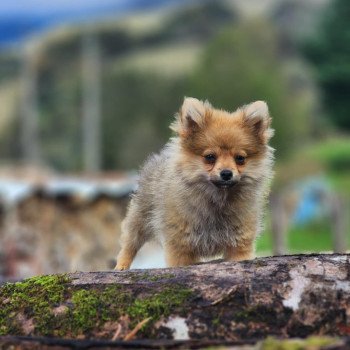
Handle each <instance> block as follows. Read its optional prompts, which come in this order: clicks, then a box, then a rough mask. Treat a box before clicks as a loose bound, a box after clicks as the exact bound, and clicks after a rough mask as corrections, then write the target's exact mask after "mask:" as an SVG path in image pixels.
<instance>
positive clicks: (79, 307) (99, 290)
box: [0, 275, 192, 337]
mask: <svg viewBox="0 0 350 350" xmlns="http://www.w3.org/2000/svg"><path fill="white" fill-rule="evenodd" d="M68 282H69V279H68V278H67V276H65V275H57V276H43V277H36V278H31V279H28V280H26V281H24V282H21V283H15V284H7V285H5V286H3V287H2V288H0V303H1V305H2V308H1V309H0V335H7V334H11V335H23V334H27V333H28V330H27V331H25V330H24V329H23V328H24V324H27V326H28V323H29V324H31V323H32V324H34V325H35V328H34V329H32V330H31V331H30V333H31V334H34V335H41V336H59V337H67V336H68V337H72V336H73V337H74V336H77V335H79V334H84V335H86V336H90V335H93V333H94V332H97V331H99V330H101V329H102V328H103V326H104V324H105V323H106V322H108V321H111V322H113V321H118V320H119V319H120V317H121V316H123V315H128V317H129V319H130V324H129V327H130V328H133V327H134V326H135V325H136V324H137V323H139V322H141V321H143V320H144V319H146V318H151V319H150V322H149V323H148V325H147V326H150V325H152V324H153V323H154V322H155V321H157V320H158V319H159V318H160V317H161V316H167V315H169V314H170V313H171V312H172V311H173V310H174V309H176V308H178V309H179V311H181V310H180V309H181V307H182V306H183V304H184V303H185V302H186V300H187V299H188V298H189V297H190V296H191V293H192V292H191V291H190V290H189V289H187V288H185V287H183V286H180V285H173V286H171V287H168V286H165V287H163V289H162V290H160V291H158V292H157V291H156V292H155V291H154V289H152V290H151V289H149V290H142V294H140V295H133V294H132V293H131V292H130V291H129V290H128V289H127V286H120V285H110V286H100V287H97V286H96V287H93V286H89V289H85V288H81V287H80V288H78V287H74V286H72V285H71V284H69V283H68ZM139 293H141V291H140V292H139ZM58 310H59V311H58Z"/></svg>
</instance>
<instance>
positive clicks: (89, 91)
mask: <svg viewBox="0 0 350 350" xmlns="http://www.w3.org/2000/svg"><path fill="white" fill-rule="evenodd" d="M82 83H83V86H82V91H83V120H82V134H83V135H82V136H83V161H84V163H83V164H84V169H85V170H86V171H88V172H96V171H98V170H100V168H101V106H100V95H101V91H100V90H101V88H100V52H99V46H98V42H97V39H96V37H95V36H94V34H93V33H92V32H91V31H90V30H87V31H86V34H85V35H84V37H83V40H82Z"/></svg>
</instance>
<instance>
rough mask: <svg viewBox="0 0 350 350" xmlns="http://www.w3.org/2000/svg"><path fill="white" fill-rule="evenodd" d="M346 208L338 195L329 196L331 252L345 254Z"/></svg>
mask: <svg viewBox="0 0 350 350" xmlns="http://www.w3.org/2000/svg"><path fill="white" fill-rule="evenodd" d="M347 219H348V218H347V208H346V205H345V201H344V200H343V198H341V196H340V195H339V194H336V193H333V194H332V196H331V220H330V221H331V227H332V236H333V251H334V252H335V253H345V252H346V250H347V240H346V237H347Z"/></svg>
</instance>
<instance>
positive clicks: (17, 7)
mask: <svg viewBox="0 0 350 350" xmlns="http://www.w3.org/2000/svg"><path fill="white" fill-rule="evenodd" d="M181 1H184V0H0V46H4V45H8V44H13V43H17V42H20V41H22V40H24V39H25V38H26V37H28V36H30V35H32V34H33V33H36V32H39V31H43V30H46V29H49V28H52V27H54V26H55V25H59V24H62V23H69V22H76V21H86V20H92V19H97V18H99V17H103V16H107V15H108V16H110V15H116V16H117V15H123V14H126V13H130V12H133V11H139V10H146V9H149V8H155V7H159V6H163V5H167V4H171V3H176V2H181Z"/></svg>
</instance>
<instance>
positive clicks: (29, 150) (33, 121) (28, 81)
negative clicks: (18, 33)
mask: <svg viewBox="0 0 350 350" xmlns="http://www.w3.org/2000/svg"><path fill="white" fill-rule="evenodd" d="M33 51H34V50H33V47H32V46H29V45H27V46H25V47H24V50H23V57H22V60H23V61H22V71H21V113H20V118H21V119H20V120H21V122H20V124H21V140H20V142H21V151H22V158H23V161H24V162H25V163H29V164H38V163H39V162H40V151H39V111H38V96H37V90H38V89H37V67H36V64H35V57H34V52H33Z"/></svg>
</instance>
